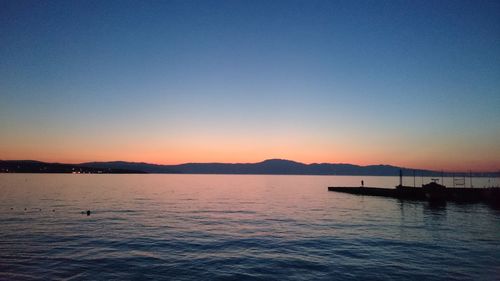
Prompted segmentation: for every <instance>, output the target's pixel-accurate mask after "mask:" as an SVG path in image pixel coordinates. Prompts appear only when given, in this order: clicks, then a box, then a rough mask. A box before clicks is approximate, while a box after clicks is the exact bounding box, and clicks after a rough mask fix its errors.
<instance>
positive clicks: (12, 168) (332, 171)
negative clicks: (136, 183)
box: [0, 159, 498, 177]
mask: <svg viewBox="0 0 500 281" xmlns="http://www.w3.org/2000/svg"><path fill="white" fill-rule="evenodd" d="M400 169H401V170H403V173H404V175H405V176H411V175H413V173H414V172H415V174H416V175H417V176H432V177H440V176H441V172H438V171H430V170H421V169H415V170H414V169H410V168H405V167H397V166H391V165H369V166H359V165H352V164H331V163H319V164H318V163H314V164H304V163H300V162H295V161H290V160H284V159H269V160H265V161H262V162H258V163H186V164H180V165H158V164H149V163H142V162H124V161H112V162H88V163H81V164H62V163H45V162H40V161H32V160H8V161H6V160H3V161H2V160H0V172H4V173H5V172H13V173H112V174H117V173H121V174H123V173H127V174H137V173H153V174H252V175H259V174H260V175H352V176H356V175H359V176H397V175H399V170H400ZM450 175H451V173H445V174H444V176H450ZM474 176H495V177H496V176H498V175H497V174H496V173H474Z"/></svg>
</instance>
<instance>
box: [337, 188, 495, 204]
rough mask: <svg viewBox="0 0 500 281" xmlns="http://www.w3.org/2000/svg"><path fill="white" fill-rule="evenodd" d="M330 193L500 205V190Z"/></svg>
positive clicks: (354, 191)
mask: <svg viewBox="0 0 500 281" xmlns="http://www.w3.org/2000/svg"><path fill="white" fill-rule="evenodd" d="M328 191H336V192H343V193H349V194H356V195H368V196H383V197H391V198H397V199H406V200H429V201H457V202H470V203H473V202H485V203H495V204H500V188H498V187H489V188H468V187H467V188H446V187H438V188H433V187H428V188H426V187H425V186H424V187H410V186H397V187H396V188H382V187H334V186H331V187H328Z"/></svg>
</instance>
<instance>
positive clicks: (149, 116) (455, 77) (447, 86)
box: [0, 0, 500, 170]
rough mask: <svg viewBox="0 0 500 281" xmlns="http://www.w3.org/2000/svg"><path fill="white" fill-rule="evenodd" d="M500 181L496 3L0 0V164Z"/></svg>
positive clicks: (499, 9) (499, 13)
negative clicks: (355, 172) (425, 174)
mask: <svg viewBox="0 0 500 281" xmlns="http://www.w3.org/2000/svg"><path fill="white" fill-rule="evenodd" d="M267 158H285V159H292V160H296V161H301V162H305V163H312V162H331V163H339V162H344V163H346V162H347V163H354V164H361V165H367V164H380V163H383V164H393V165H401V166H407V167H419V168H433V169H444V170H450V169H467V170H468V169H472V170H498V169H500V2H499V1H253V0H252V1H60V2H58V1H19V0H15V1H5V0H1V1H0V159H37V160H42V161H59V162H72V163H76V162H83V161H94V160H98V161H107V160H126V161H145V162H154V163H164V164H174V163H182V162H257V161H261V160H264V159H267Z"/></svg>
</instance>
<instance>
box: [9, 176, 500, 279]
mask: <svg viewBox="0 0 500 281" xmlns="http://www.w3.org/2000/svg"><path fill="white" fill-rule="evenodd" d="M360 179H361V177H345V176H344V177H342V176H253V175H252V176H241V175H23V174H0V280H35V279H41V280H42V279H43V280H47V279H64V280H129V279H135V280H143V279H171V280H359V279H366V280H390V279H413V280H500V210H498V209H495V208H492V207H490V206H487V205H482V204H465V205H460V204H454V203H448V204H446V205H444V206H443V205H441V206H432V205H429V204H428V203H427V202H412V201H399V200H396V199H390V198H378V197H368V196H354V195H349V194H341V193H334V192H328V191H327V186H331V185H357V184H358V183H359V181H360ZM363 179H364V181H365V184H367V185H370V186H384V185H386V186H387V185H390V186H394V185H395V184H396V183H397V179H396V178H390V177H363ZM11 208H12V209H11ZM25 208H26V210H25ZM86 210H91V211H92V213H91V215H90V216H87V215H86V214H85V215H83V214H81V212H82V211H86Z"/></svg>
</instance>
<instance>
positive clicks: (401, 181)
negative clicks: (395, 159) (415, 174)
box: [399, 169, 403, 186]
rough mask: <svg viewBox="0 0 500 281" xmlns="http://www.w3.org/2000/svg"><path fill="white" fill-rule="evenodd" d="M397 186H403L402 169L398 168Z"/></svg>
mask: <svg viewBox="0 0 500 281" xmlns="http://www.w3.org/2000/svg"><path fill="white" fill-rule="evenodd" d="M399 186H403V169H399Z"/></svg>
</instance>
